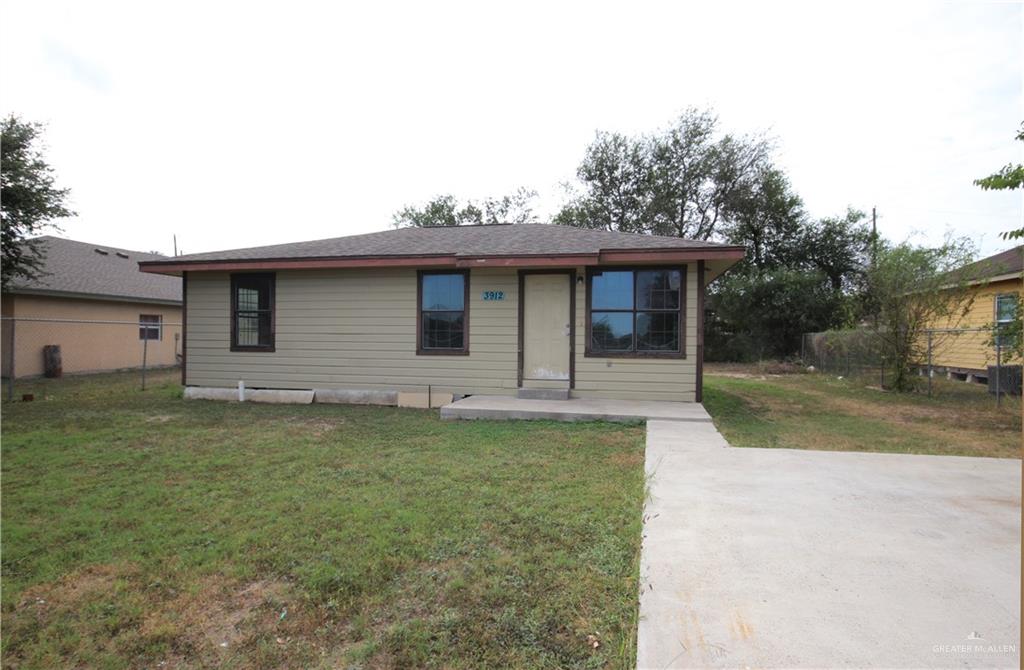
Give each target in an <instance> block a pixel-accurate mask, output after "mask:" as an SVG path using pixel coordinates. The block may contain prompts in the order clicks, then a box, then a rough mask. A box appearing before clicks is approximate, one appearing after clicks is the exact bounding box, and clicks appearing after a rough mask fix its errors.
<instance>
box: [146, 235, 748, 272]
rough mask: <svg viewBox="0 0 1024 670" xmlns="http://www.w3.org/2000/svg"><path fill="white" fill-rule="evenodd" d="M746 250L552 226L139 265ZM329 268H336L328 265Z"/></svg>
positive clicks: (515, 260)
mask: <svg viewBox="0 0 1024 670" xmlns="http://www.w3.org/2000/svg"><path fill="white" fill-rule="evenodd" d="M742 256H743V248H742V247H735V246H729V245H725V244H718V243H715V242H704V241H697V240H687V239H682V238H679V237H666V236H659V235H638V234H631V233H620V232H612V231H608V230H591V229H587V228H573V227H569V226H558V225H551V224H494V225H476V226H450V227H448V226H439V227H431V228H399V229H396V230H388V231H383V232H377V233H366V234H363V235H350V236H348V237H334V238H330V239H325V240H314V241H312V242H295V243H292V244H276V245H271V246H265V247H250V248H247V249H233V250H229V251H215V252H210V253H201V254H189V255H187V256H177V257H175V258H169V259H161V260H157V261H149V262H144V263H142V264H141V266H140V267H142V269H143V270H145V271H149V272H168V273H169V272H175V273H177V272H181V271H186V270H214V269H218V268H227V267H230V268H236V269H245V268H253V269H255V268H260V267H267V268H274V267H277V268H299V267H346V266H348V267H351V266H370V265H441V266H444V265H449V266H457V267H476V266H481V265H504V266H517V265H519V266H522V265H555V264H562V265H564V264H567V263H575V262H579V263H584V264H586V263H596V262H599V261H605V260H612V261H644V260H650V261H657V260H659V259H660V260H665V261H672V260H683V259H686V258H694V259H696V258H721V259H739V258H742ZM327 261H331V262H330V263H328V262H327Z"/></svg>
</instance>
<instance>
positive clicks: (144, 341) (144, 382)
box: [139, 323, 149, 391]
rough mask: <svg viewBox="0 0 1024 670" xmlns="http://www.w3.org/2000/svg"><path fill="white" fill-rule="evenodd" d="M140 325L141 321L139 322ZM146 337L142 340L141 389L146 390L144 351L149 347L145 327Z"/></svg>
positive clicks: (147, 330)
mask: <svg viewBox="0 0 1024 670" xmlns="http://www.w3.org/2000/svg"><path fill="white" fill-rule="evenodd" d="M139 325H141V323H140V324H139ZM145 333H146V337H145V339H143V340H142V390H143V391H145V390H146V351H147V349H149V329H148V328H147V329H146V331H145Z"/></svg>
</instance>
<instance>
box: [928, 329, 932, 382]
mask: <svg viewBox="0 0 1024 670" xmlns="http://www.w3.org/2000/svg"><path fill="white" fill-rule="evenodd" d="M928 397H929V398H931V397H932V331H930V330H929V331H928Z"/></svg>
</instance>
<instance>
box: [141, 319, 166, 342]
mask: <svg viewBox="0 0 1024 670" xmlns="http://www.w3.org/2000/svg"><path fill="white" fill-rule="evenodd" d="M163 320H164V317H163V316H161V315H160V314H139V339H140V340H159V339H161V338H162V337H163V330H164V328H163Z"/></svg>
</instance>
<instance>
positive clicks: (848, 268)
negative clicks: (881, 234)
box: [792, 209, 872, 292]
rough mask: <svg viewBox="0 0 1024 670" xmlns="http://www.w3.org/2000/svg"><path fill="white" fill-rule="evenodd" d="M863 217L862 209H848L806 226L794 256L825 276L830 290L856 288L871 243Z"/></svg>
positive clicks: (868, 230) (837, 290)
mask: <svg viewBox="0 0 1024 670" xmlns="http://www.w3.org/2000/svg"><path fill="white" fill-rule="evenodd" d="M864 218H865V214H864V212H861V211H858V210H855V209H849V210H847V212H846V216H843V217H831V218H825V219H821V220H820V221H818V222H816V223H814V224H811V225H808V226H805V227H804V229H803V230H802V231H801V232H802V234H801V235H800V237H799V241H798V242H797V248H796V249H794V250H793V251H792V253H793V255H794V256H795V257H796V258H797V260H798V261H799V262H802V263H803V264H805V265H807V266H810V267H813V268H816V269H817V270H819V271H820V272H822V273H823V274H824V275H825V276H826V277H828V280H829V283H830V284H831V285H832V290H833V291H836V292H839V291H843V290H854V289H856V288H857V283H858V281H859V280H860V279H861V278H862V277H863V273H864V271H865V269H866V267H867V261H868V253H869V251H870V248H871V242H872V236H871V230H870V229H869V228H868V227H867V225H866V224H865V223H864Z"/></svg>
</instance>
